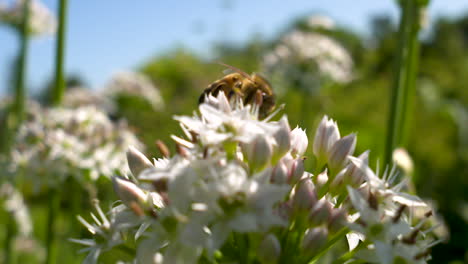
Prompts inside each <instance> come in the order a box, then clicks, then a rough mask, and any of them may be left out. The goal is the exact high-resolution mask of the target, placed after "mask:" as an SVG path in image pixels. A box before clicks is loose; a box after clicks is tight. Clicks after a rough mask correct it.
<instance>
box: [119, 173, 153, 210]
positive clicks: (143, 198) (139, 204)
mask: <svg viewBox="0 0 468 264" xmlns="http://www.w3.org/2000/svg"><path fill="white" fill-rule="evenodd" d="M112 183H113V186H114V191H115V193H116V194H117V196H118V197H119V199H120V200H122V202H123V203H124V204H125V205H126V206H127V207H128V208H130V209H131V210H132V211H133V212H134V213H135V214H137V215H142V214H144V210H143V207H146V204H147V195H146V194H145V193H144V192H143V191H142V190H141V189H140V188H139V187H138V186H136V185H135V184H134V183H132V182H130V181H128V180H125V179H123V178H120V177H112Z"/></svg>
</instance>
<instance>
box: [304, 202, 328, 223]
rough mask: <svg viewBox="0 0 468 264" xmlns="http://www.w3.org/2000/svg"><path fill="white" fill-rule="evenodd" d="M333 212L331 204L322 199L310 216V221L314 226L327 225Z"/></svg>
mask: <svg viewBox="0 0 468 264" xmlns="http://www.w3.org/2000/svg"><path fill="white" fill-rule="evenodd" d="M331 211H332V206H331V204H330V202H328V201H327V200H325V199H320V200H319V201H318V202H317V203H316V204H315V205H314V207H312V210H311V211H310V214H309V220H310V222H311V224H312V225H320V224H323V223H327V222H328V219H329V218H330V215H331Z"/></svg>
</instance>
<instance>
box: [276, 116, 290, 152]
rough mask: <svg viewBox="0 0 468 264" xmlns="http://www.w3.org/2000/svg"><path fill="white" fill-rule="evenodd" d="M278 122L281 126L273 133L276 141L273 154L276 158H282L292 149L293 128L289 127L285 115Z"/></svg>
mask: <svg viewBox="0 0 468 264" xmlns="http://www.w3.org/2000/svg"><path fill="white" fill-rule="evenodd" d="M278 124H279V125H280V128H279V129H278V130H277V131H276V132H275V133H274V134H273V137H274V138H275V141H276V147H275V149H274V154H273V159H274V160H278V159H280V158H281V157H283V156H284V155H285V154H286V153H287V152H288V151H289V150H290V149H291V128H290V127H289V123H288V118H287V117H286V116H283V118H281V119H280V121H279V122H278Z"/></svg>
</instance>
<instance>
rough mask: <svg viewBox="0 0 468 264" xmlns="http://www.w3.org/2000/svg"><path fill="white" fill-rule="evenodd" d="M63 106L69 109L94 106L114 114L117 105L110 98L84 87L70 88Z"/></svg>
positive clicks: (64, 98)
mask: <svg viewBox="0 0 468 264" xmlns="http://www.w3.org/2000/svg"><path fill="white" fill-rule="evenodd" d="M62 105H63V106H64V107H67V108H79V107H83V106H94V107H96V108H97V109H100V110H103V111H105V112H106V113H114V112H115V111H116V107H117V106H116V104H115V102H113V101H112V100H110V98H109V97H108V96H103V95H101V94H100V93H96V92H94V91H92V90H91V89H86V88H83V87H70V88H68V89H67V92H66V93H65V94H64V97H63V102H62Z"/></svg>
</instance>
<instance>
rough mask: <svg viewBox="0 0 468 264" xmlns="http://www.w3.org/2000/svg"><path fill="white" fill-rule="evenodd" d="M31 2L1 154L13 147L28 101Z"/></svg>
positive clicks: (26, 10)
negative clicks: (27, 81)
mask: <svg viewBox="0 0 468 264" xmlns="http://www.w3.org/2000/svg"><path fill="white" fill-rule="evenodd" d="M29 3H30V0H26V1H25V3H24V6H23V8H24V9H23V13H24V15H23V21H22V22H21V27H20V28H19V29H18V31H17V32H18V35H19V37H20V40H19V41H20V49H19V51H18V56H17V58H15V61H14V65H13V67H14V68H15V69H16V70H15V71H14V72H13V75H14V79H13V80H14V91H13V94H14V95H13V103H12V105H11V107H9V108H8V111H7V113H6V116H5V120H3V122H4V123H3V124H2V128H1V129H2V139H1V140H0V151H1V153H8V152H9V150H10V147H11V145H12V141H13V138H14V135H15V130H16V129H18V127H19V125H20V123H21V122H22V121H23V118H24V108H25V100H26V88H25V81H26V66H27V63H26V62H27V60H28V53H29V52H28V50H29V27H28V25H29V8H27V7H28V6H29Z"/></svg>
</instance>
